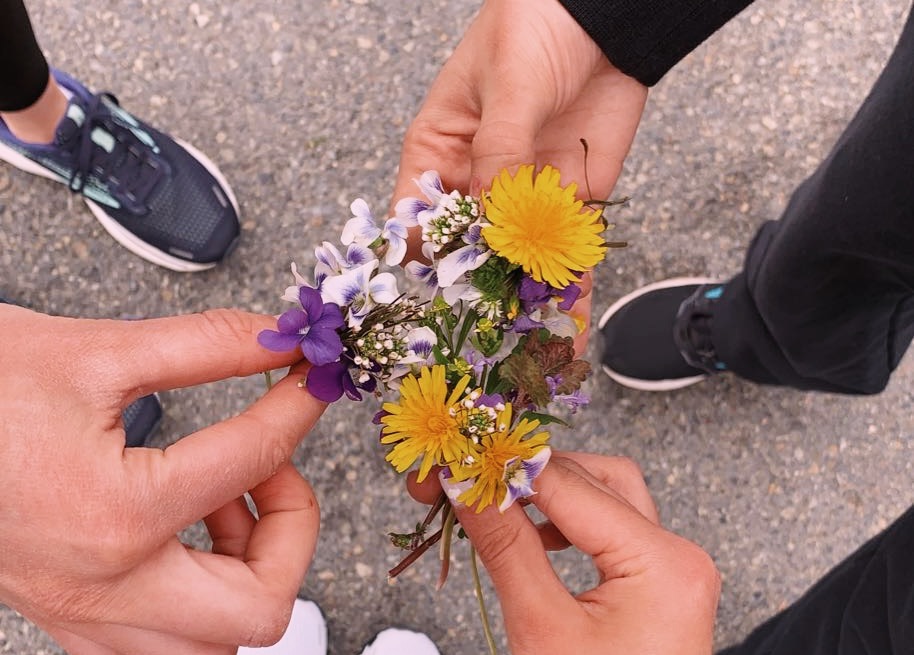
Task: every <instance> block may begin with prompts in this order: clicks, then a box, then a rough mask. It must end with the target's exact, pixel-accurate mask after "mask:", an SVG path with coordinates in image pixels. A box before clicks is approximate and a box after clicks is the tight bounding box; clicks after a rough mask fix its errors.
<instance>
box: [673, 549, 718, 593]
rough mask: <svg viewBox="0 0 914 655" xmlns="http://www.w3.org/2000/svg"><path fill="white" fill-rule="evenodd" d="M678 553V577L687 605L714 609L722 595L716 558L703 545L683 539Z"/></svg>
mask: <svg viewBox="0 0 914 655" xmlns="http://www.w3.org/2000/svg"><path fill="white" fill-rule="evenodd" d="M681 542H682V543H683V544H684V545H682V546H681V548H680V549H679V551H680V552H679V554H678V564H677V566H678V572H679V573H678V579H679V583H680V585H681V586H682V593H683V594H684V595H685V596H684V598H685V599H687V600H688V602H687V606H691V607H694V608H695V609H696V610H702V611H704V610H707V609H708V608H709V607H710V608H711V609H713V608H714V607H716V606H717V601H718V598H719V597H720V588H721V581H720V573H719V571H718V570H717V566H716V565H715V564H714V560H713V559H712V558H711V556H710V555H708V553H706V552H705V551H704V550H703V549H702V548H701V547H699V546H697V545H696V544H693V543H692V542H690V541H686V540H685V539H681Z"/></svg>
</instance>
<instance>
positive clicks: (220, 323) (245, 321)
mask: <svg viewBox="0 0 914 655" xmlns="http://www.w3.org/2000/svg"><path fill="white" fill-rule="evenodd" d="M197 317H198V318H197V320H198V321H199V323H200V326H199V327H198V329H199V330H200V331H201V333H202V334H203V335H204V336H206V337H207V340H208V341H211V342H212V343H214V344H216V345H217V346H218V345H223V344H224V345H233V344H236V343H237V342H238V337H239V336H243V335H252V334H253V333H254V325H253V321H252V320H251V317H250V316H248V315H247V314H243V313H241V312H236V311H233V310H231V309H208V310H206V311H203V312H200V313H199V314H197Z"/></svg>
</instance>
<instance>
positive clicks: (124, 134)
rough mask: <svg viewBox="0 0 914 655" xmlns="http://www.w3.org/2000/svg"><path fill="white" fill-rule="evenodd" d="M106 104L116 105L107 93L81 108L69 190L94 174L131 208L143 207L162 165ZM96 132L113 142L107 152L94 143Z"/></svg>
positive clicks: (159, 174) (160, 175)
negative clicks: (99, 130)
mask: <svg viewBox="0 0 914 655" xmlns="http://www.w3.org/2000/svg"><path fill="white" fill-rule="evenodd" d="M106 101H107V102H110V103H112V104H114V105H118V104H119V103H118V100H117V98H116V97H115V96H114V95H112V94H110V93H99V94H96V95H94V96H92V98H91V99H90V100H89V102H88V103H87V104H86V106H85V107H84V108H83V109H84V111H85V117H84V118H83V121H82V124H81V125H79V128H78V131H77V132H76V135H75V138H73V137H71V138H72V139H73V141H74V145H73V146H71V148H72V149H73V150H74V151H75V152H74V154H75V166H74V168H73V171H72V172H71V174H70V180H69V187H70V190H71V191H73V192H76V193H79V192H81V191H82V190H83V189H84V188H85V186H86V183H87V182H88V181H89V179H90V176H93V175H94V176H95V177H96V178H97V179H99V180H100V181H102V182H104V183H105V184H106V185H107V186H108V191H109V192H110V193H112V194H116V195H118V196H120V197H122V198H124V199H126V200H127V204H128V205H129V206H131V207H133V208H134V209H137V208H140V207H145V206H146V201H147V199H148V197H149V194H150V193H151V192H152V190H153V189H154V188H155V186H156V183H157V182H158V181H159V179H160V178H161V177H162V175H163V173H164V171H163V170H162V163H161V161H160V159H159V158H158V157H156V155H155V153H154V152H153V150H152V148H151V147H150V146H149V145H147V144H146V143H143V142H142V141H141V140H140V139H139V137H137V136H136V134H134V133H133V131H132V130H130V129H129V128H127V127H126V126H124V125H121V124H119V123H118V122H117V121H115V120H114V118H113V117H112V114H111V110H110V109H109V108H108V107H107V106H106ZM96 129H101V130H102V131H104V132H105V133H107V134H108V135H110V137H111V138H112V139H113V143H112V146H111V149H110V150H108V149H106V148H104V147H102V146H101V145H100V144H98V143H96V142H95V141H94V140H93V134H94V132H95V130H96Z"/></svg>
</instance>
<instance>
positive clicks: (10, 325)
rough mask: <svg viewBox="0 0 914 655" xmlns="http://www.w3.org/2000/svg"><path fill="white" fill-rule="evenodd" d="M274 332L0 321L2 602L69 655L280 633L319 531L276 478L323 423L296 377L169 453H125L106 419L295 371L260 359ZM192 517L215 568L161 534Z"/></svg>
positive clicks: (280, 359)
mask: <svg viewBox="0 0 914 655" xmlns="http://www.w3.org/2000/svg"><path fill="white" fill-rule="evenodd" d="M274 323H275V321H274V320H273V319H271V318H270V317H264V316H256V315H252V314H245V313H242V312H233V311H228V310H218V311H212V312H206V313H203V314H196V315H189V316H182V317H177V318H166V319H156V320H148V321H128V322H118V321H90V320H79V319H67V318H53V317H49V316H44V315H41V314H36V313H34V312H30V311H28V310H25V309H22V308H19V307H13V306H10V305H0V329H2V332H3V335H4V343H3V347H2V349H0V370H2V371H3V373H2V375H0V414H2V416H3V424H2V427H0V461H2V465H3V487H4V493H3V494H0V553H2V555H0V602H3V603H5V604H7V605H9V606H11V607H13V608H15V609H17V610H19V611H20V612H21V613H22V614H23V615H25V616H26V617H28V618H29V619H31V620H32V621H34V622H35V623H36V624H38V625H39V626H40V627H41V628H43V629H44V630H46V631H47V632H48V633H50V635H51V636H53V637H54V638H55V639H56V640H57V641H58V642H59V643H60V644H61V645H62V646H63V647H64V648H65V649H67V650H68V651H69V652H70V653H72V654H74V655H113V654H115V653H131V654H137V655H147V654H149V655H152V654H156V655H160V654H161V653H182V654H185V653H188V654H195V655H196V654H207V655H210V654H212V655H216V654H220V655H222V654H227V653H234V652H235V649H236V647H237V645H239V644H243V645H254V646H257V645H264V644H268V643H272V642H275V641H276V640H277V639H278V638H279V637H280V636H281V635H282V633H283V631H284V629H285V627H286V624H287V623H288V619H289V615H290V612H291V609H292V604H293V601H294V599H295V596H296V594H297V592H298V589H299V585H300V583H301V580H302V579H303V578H304V575H305V572H306V570H307V567H308V564H309V563H310V560H311V557H312V555H313V553H314V547H315V540H316V538H317V532H318V526H319V517H318V508H317V501H316V500H315V498H314V494H313V491H312V490H311V488H310V486H309V485H308V483H307V482H306V481H305V480H303V479H302V477H301V476H300V475H299V474H298V472H297V471H296V470H295V468H294V467H293V466H292V465H291V464H290V463H289V458H290V456H291V455H292V453H293V451H294V449H295V447H296V445H297V444H298V442H299V441H300V439H301V438H302V436H304V435H305V434H306V433H307V432H308V430H309V429H310V428H311V426H312V425H313V424H314V422H315V421H316V420H317V419H318V417H319V416H320V414H321V412H322V411H323V408H324V404H323V403H320V402H318V401H316V400H314V399H313V398H312V397H311V396H310V395H309V394H308V393H306V392H305V391H304V390H303V389H300V388H298V386H297V382H298V380H299V379H300V378H301V369H300V368H299V369H296V368H293V371H292V373H291V374H290V375H289V377H287V378H286V379H285V380H283V381H281V382H279V383H278V384H276V385H275V386H274V387H273V389H272V390H271V391H269V392H268V393H267V394H266V395H264V396H263V397H262V398H260V399H259V400H258V401H257V402H255V403H254V404H253V405H252V406H251V407H249V408H248V409H247V410H246V411H245V412H243V413H242V414H240V415H239V416H236V417H234V418H231V419H229V420H226V421H223V422H221V423H217V424H215V425H212V426H209V427H207V428H204V429H202V430H200V431H198V432H196V433H194V434H192V435H189V436H187V437H185V438H183V439H181V440H180V441H178V442H177V443H175V444H174V445H172V446H171V447H169V448H167V449H166V450H165V451H160V450H156V449H147V448H131V449H125V447H124V439H125V436H124V431H123V428H122V425H121V420H120V416H121V413H122V411H123V409H124V408H125V407H126V406H127V405H128V404H130V403H131V402H132V401H133V400H135V399H137V398H139V397H141V396H144V395H146V394H149V393H152V392H154V391H160V390H165V389H175V388H179V387H185V386H190V385H195V384H200V383H204V382H210V381H214V380H219V379H223V378H227V377H231V376H242V375H251V374H254V373H257V372H259V371H263V370H267V369H274V368H280V367H283V366H288V365H290V364H292V363H293V360H294V359H295V355H294V354H292V355H288V354H277V353H271V352H269V351H267V350H265V349H263V348H261V347H260V346H259V345H258V344H257V340H256V335H257V333H258V332H259V331H260V329H262V328H267V327H272V326H273V324H274ZM299 366H301V365H299ZM248 491H250V495H251V497H252V499H253V501H254V503H255V505H256V507H257V514H258V518H255V517H254V516H253V515H252V514H251V512H250V511H249V510H248V508H247V505H246V504H245V501H244V499H243V495H244V494H245V493H246V492H248ZM201 518H205V522H206V526H207V528H208V530H209V532H210V535H211V536H212V538H213V552H212V553H204V552H199V551H196V550H192V549H190V548H187V547H185V546H184V545H182V544H181V543H180V542H179V540H178V538H177V537H176V536H175V535H176V533H177V532H178V531H180V530H182V529H183V528H185V527H186V526H188V525H190V524H192V523H194V522H196V521H197V520H200V519H201Z"/></svg>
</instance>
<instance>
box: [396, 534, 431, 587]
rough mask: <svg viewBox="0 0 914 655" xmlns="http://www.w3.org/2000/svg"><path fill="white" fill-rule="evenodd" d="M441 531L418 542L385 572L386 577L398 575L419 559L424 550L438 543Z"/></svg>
mask: <svg viewBox="0 0 914 655" xmlns="http://www.w3.org/2000/svg"><path fill="white" fill-rule="evenodd" d="M441 532H442V531H441V530H438V532H436V533H435V534H433V535H432V536H431V537H429V538H428V539H426V540H425V541H423V542H422V543H421V544H419V545H418V546H417V547H416V549H415V550H414V551H413V552H411V553H410V554H409V555H407V556H406V557H404V558H403V560H402V561H401V562H400V563H399V564H397V565H396V566H395V567H393V568H392V569H391V570H390V571H388V572H387V579H388V580H393V579H394V578H396V577H397V576H398V575H400V574H401V573H403V571H405V570H406V569H407V568H409V565H410V564H412V563H413V562H415V561H416V560H417V559H419V558H420V557H421V556H422V554H423V553H424V552H425V551H427V550H428V549H429V548H431V547H432V546H434V545H435V544H436V543H438V540H439V539H441Z"/></svg>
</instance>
